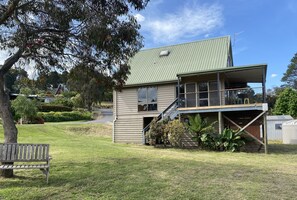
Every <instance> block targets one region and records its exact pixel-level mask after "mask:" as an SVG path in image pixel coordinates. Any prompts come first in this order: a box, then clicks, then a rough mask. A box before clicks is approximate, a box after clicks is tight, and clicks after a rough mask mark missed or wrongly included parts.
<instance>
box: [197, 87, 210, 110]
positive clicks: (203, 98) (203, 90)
mask: <svg viewBox="0 0 297 200" xmlns="http://www.w3.org/2000/svg"><path fill="white" fill-rule="evenodd" d="M198 89H199V93H198V94H197V95H198V99H199V106H208V83H198Z"/></svg>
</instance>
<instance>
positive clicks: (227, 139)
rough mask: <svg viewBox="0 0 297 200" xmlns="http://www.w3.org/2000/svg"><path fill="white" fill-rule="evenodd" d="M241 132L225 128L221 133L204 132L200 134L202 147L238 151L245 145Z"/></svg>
mask: <svg viewBox="0 0 297 200" xmlns="http://www.w3.org/2000/svg"><path fill="white" fill-rule="evenodd" d="M242 135H243V132H238V131H236V130H232V129H228V128H225V129H224V130H223V132H222V133H221V134H216V133H204V134H202V136H201V138H200V139H201V146H202V148H206V149H210V150H215V151H232V152H235V151H239V150H240V148H241V147H242V146H244V145H245V139H244V138H243V137H242Z"/></svg>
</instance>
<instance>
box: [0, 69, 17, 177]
mask: <svg viewBox="0 0 297 200" xmlns="http://www.w3.org/2000/svg"><path fill="white" fill-rule="evenodd" d="M0 113H1V118H2V124H3V129H4V143H17V135H18V130H17V128H16V126H15V124H14V120H13V117H12V113H11V109H10V100H9V94H8V93H7V92H6V91H5V81H4V74H3V73H0ZM1 176H3V177H5V178H11V177H13V170H11V169H10V170H7V169H6V170H1Z"/></svg>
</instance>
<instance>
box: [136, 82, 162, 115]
mask: <svg viewBox="0 0 297 200" xmlns="http://www.w3.org/2000/svg"><path fill="white" fill-rule="evenodd" d="M137 93H138V111H153V110H158V103H157V96H158V95H157V87H142V88H138V91H137Z"/></svg>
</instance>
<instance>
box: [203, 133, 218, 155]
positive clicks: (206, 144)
mask: <svg viewBox="0 0 297 200" xmlns="http://www.w3.org/2000/svg"><path fill="white" fill-rule="evenodd" d="M200 140H201V147H202V148H203V149H209V150H214V151H218V150H219V149H220V135H219V134H217V133H203V134H202V135H201V137H200Z"/></svg>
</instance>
